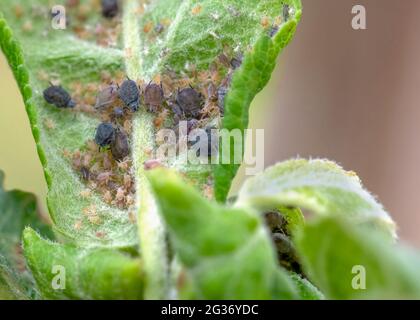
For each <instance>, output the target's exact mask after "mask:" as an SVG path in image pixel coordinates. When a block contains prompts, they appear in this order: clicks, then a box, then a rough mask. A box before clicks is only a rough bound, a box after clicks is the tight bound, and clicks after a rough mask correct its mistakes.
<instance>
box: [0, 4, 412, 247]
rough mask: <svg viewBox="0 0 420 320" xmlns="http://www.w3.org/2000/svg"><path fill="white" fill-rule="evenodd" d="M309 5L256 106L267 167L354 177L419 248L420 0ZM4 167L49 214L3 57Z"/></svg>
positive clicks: (0, 117) (0, 147)
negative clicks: (355, 23)
mask: <svg viewBox="0 0 420 320" xmlns="http://www.w3.org/2000/svg"><path fill="white" fill-rule="evenodd" d="M355 4H362V5H365V7H366V9H367V18H368V19H367V27H368V29H367V30H364V31H355V30H353V29H352V28H351V24H350V23H351V18H352V15H351V8H352V6H353V5H355ZM303 5H304V14H303V19H302V22H301V24H300V26H299V28H298V32H297V34H296V36H295V39H294V41H293V42H292V44H291V45H290V46H289V47H288V48H287V50H286V51H285V53H284V54H283V55H282V57H281V59H280V60H279V64H278V66H277V69H276V71H275V74H274V76H273V79H272V81H271V82H270V84H269V86H268V87H267V88H266V89H265V90H264V91H263V92H262V93H261V94H260V95H259V96H258V97H257V99H256V100H255V101H254V103H253V107H252V112H251V117H252V126H253V127H254V128H264V129H265V137H266V143H265V158H266V165H267V166H268V165H270V164H273V163H275V162H277V161H281V160H285V159H288V158H291V157H295V156H297V155H300V156H302V157H322V158H324V157H325V158H330V159H333V160H336V161H337V162H339V163H340V164H341V165H343V166H344V167H345V168H346V169H352V170H355V171H356V172H357V173H358V174H359V176H360V177H361V178H362V180H363V182H364V184H365V186H366V187H367V188H368V189H369V190H370V191H371V192H373V193H374V194H376V195H377V196H378V198H379V200H380V201H381V202H382V203H383V204H384V205H385V207H386V209H387V210H388V211H389V212H391V214H392V216H393V217H394V219H395V220H396V221H397V224H398V225H399V234H400V236H401V238H402V239H403V240H405V241H407V242H410V243H412V244H414V245H416V246H417V247H420V232H418V229H419V226H420V168H419V167H420V146H419V144H420V141H419V138H420V64H419V57H420V38H419V37H418V30H420V1H418V0H404V1H398V0H359V1H353V0H340V1H337V0H303ZM0 169H2V170H4V171H5V172H6V186H7V188H20V189H23V190H27V191H31V192H34V193H36V194H37V195H38V197H39V199H40V203H41V204H40V206H41V208H43V210H45V209H44V208H45V204H44V202H45V201H44V199H45V195H46V186H45V182H44V178H43V174H42V169H41V166H40V163H39V160H38V157H37V155H36V150H35V144H34V142H33V139H32V136H31V132H30V129H29V123H28V120H27V116H26V114H25V110H24V107H23V103H22V100H21V98H20V94H19V92H18V89H17V86H16V84H15V81H14V79H13V77H12V75H11V72H10V71H9V69H8V67H7V64H6V62H5V59H4V57H3V56H2V55H0ZM238 180H240V179H238ZM238 182H239V181H236V185H238Z"/></svg>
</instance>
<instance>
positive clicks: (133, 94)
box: [118, 79, 140, 112]
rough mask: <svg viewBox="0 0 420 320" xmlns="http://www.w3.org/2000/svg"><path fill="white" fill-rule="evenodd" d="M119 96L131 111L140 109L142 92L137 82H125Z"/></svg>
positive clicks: (128, 80)
mask: <svg viewBox="0 0 420 320" xmlns="http://www.w3.org/2000/svg"><path fill="white" fill-rule="evenodd" d="M118 94H119V96H120V98H121V100H122V101H123V102H124V103H125V105H126V106H127V107H129V108H130V109H131V111H133V112H134V111H137V110H138V109H139V103H140V91H139V88H138V87H137V83H136V82H135V81H133V80H130V79H127V80H125V81H124V82H123V83H122V85H121V87H120V89H119V90H118Z"/></svg>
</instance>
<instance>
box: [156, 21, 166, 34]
mask: <svg viewBox="0 0 420 320" xmlns="http://www.w3.org/2000/svg"><path fill="white" fill-rule="evenodd" d="M164 29H165V27H164V26H163V25H162V24H161V23H158V24H157V25H156V27H155V31H156V33H162V32H163V30H164Z"/></svg>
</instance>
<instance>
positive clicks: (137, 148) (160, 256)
mask: <svg viewBox="0 0 420 320" xmlns="http://www.w3.org/2000/svg"><path fill="white" fill-rule="evenodd" d="M138 6H139V1H136V0H126V1H125V4H124V17H123V29H124V46H125V52H126V55H127V58H126V70H127V75H128V77H129V78H131V79H136V80H138V79H140V78H141V73H142V70H141V59H140V48H141V40H140V30H139V25H138V17H137V14H138V12H139V10H138ZM132 141H133V144H132V146H133V150H132V152H133V161H134V170H135V172H134V173H135V178H136V208H137V217H138V219H137V223H138V231H139V238H140V251H141V255H142V258H143V263H144V272H145V276H146V279H145V285H146V287H145V298H146V299H164V298H166V297H167V292H168V288H167V286H168V261H167V260H168V259H167V248H166V241H165V228H164V226H163V223H162V220H161V218H160V216H159V213H158V210H157V206H156V202H155V199H154V196H153V194H152V192H151V190H150V186H149V182H148V181H147V178H146V176H145V170H144V167H143V163H144V161H146V160H147V159H148V155H147V153H148V151H149V150H152V149H153V146H154V142H153V141H154V126H153V117H152V115H150V114H148V113H147V112H146V111H145V110H143V109H142V110H140V111H139V112H138V113H137V115H136V116H135V118H134V121H133V136H132Z"/></svg>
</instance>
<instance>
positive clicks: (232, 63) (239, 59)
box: [230, 54, 243, 70]
mask: <svg viewBox="0 0 420 320" xmlns="http://www.w3.org/2000/svg"><path fill="white" fill-rule="evenodd" d="M242 60H243V56H242V54H238V55H237V56H236V57H234V58H233V59H232V60H230V66H231V67H232V69H233V70H235V69H238V68H239V67H240V66H241V64H242Z"/></svg>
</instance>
